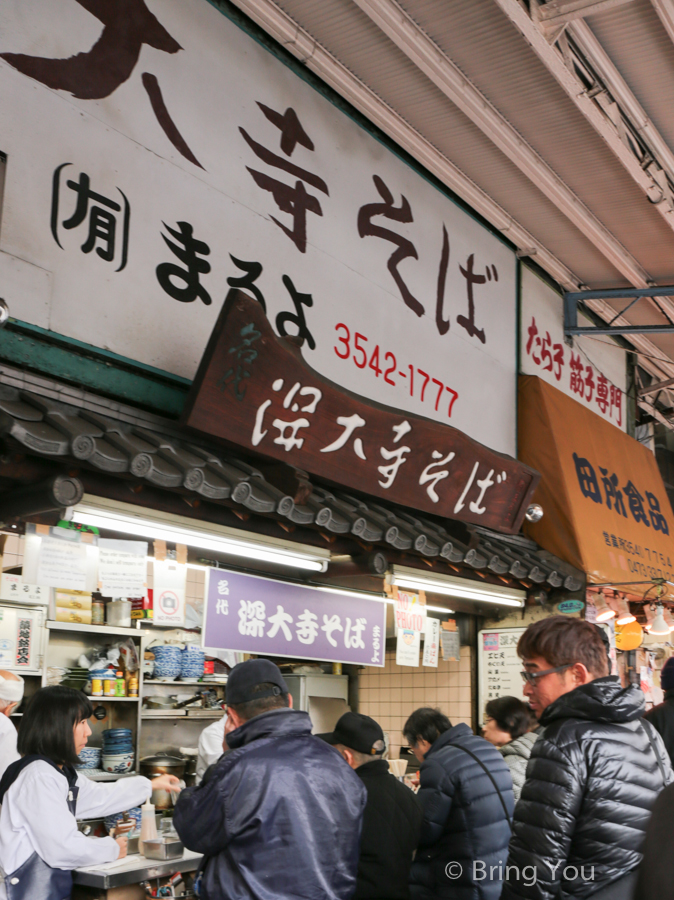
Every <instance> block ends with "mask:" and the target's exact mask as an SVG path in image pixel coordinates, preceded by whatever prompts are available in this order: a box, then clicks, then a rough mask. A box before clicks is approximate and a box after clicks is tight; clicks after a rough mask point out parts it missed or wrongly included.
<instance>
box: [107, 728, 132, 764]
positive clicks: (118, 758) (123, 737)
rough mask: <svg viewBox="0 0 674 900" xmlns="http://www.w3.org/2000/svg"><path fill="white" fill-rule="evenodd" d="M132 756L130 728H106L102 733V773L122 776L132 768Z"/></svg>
mask: <svg viewBox="0 0 674 900" xmlns="http://www.w3.org/2000/svg"><path fill="white" fill-rule="evenodd" d="M134 755H135V754H134V752H133V738H132V736H131V729H130V728H108V729H106V730H105V731H104V732H103V758H102V760H101V762H102V768H103V769H104V771H106V772H114V773H115V774H116V775H123V774H124V773H125V772H128V771H129V770H130V769H131V768H132V766H133V759H134Z"/></svg>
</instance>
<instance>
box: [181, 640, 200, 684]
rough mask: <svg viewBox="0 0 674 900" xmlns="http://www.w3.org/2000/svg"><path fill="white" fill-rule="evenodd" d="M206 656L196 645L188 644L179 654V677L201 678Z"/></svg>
mask: <svg viewBox="0 0 674 900" xmlns="http://www.w3.org/2000/svg"><path fill="white" fill-rule="evenodd" d="M205 659H206V654H205V653H204V651H203V650H202V649H201V647H199V646H198V644H188V645H187V646H186V647H185V649H184V650H183V651H182V653H181V654H180V677H181V678H183V679H188V678H189V679H196V678H201V677H202V676H203V674H204V660H205Z"/></svg>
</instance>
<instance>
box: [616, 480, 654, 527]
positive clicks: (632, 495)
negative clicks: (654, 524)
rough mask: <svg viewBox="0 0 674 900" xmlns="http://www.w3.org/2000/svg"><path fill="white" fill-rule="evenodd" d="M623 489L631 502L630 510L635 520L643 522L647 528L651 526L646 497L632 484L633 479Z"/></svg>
mask: <svg viewBox="0 0 674 900" xmlns="http://www.w3.org/2000/svg"><path fill="white" fill-rule="evenodd" d="M623 491H624V492H625V494H626V495H627V499H628V500H629V504H630V512H631V513H632V518H633V519H634V521H635V522H643V523H644V525H645V526H646V528H650V527H651V523H650V522H649V521H648V516H647V515H646V511H645V510H644V498H643V497H642V496H641V494H640V493H639V491H638V489H637V488H636V487H635V486H634V485H633V484H632V482H631V481H628V482H627V484H626V485H625V487H624V488H623Z"/></svg>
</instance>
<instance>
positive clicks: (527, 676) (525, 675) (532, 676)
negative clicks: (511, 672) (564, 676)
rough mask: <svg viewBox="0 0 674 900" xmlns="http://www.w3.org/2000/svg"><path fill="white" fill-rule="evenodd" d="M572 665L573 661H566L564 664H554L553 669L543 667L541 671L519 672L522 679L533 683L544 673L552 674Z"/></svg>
mask: <svg viewBox="0 0 674 900" xmlns="http://www.w3.org/2000/svg"><path fill="white" fill-rule="evenodd" d="M573 665H574V663H567V665H565V666H555V668H554V669H543V671H542V672H520V675H521V676H522V681H526V682H527V684H531V685H535V684H536V679H537V678H542V677H543V676H544V675H552V673H553V672H563V671H564V670H565V669H570V668H571V666H573Z"/></svg>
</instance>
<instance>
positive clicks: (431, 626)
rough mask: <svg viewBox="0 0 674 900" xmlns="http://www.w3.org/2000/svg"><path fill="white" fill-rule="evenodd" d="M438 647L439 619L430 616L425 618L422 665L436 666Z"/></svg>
mask: <svg viewBox="0 0 674 900" xmlns="http://www.w3.org/2000/svg"><path fill="white" fill-rule="evenodd" d="M439 649H440V619H433V618H431V617H430V616H429V617H428V618H427V619H426V637H425V639H424V657H423V660H422V665H424V666H433V667H434V668H437V666H438V655H439V653H438V651H439Z"/></svg>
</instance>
